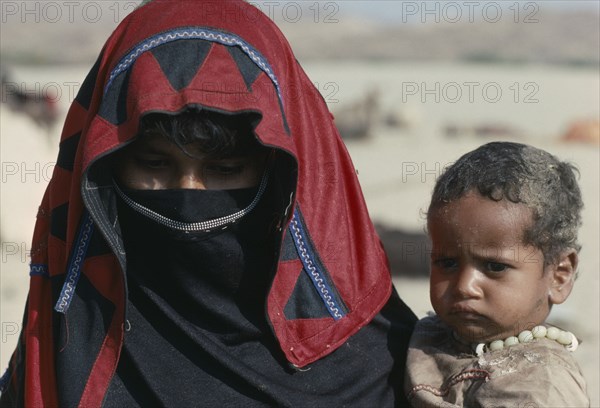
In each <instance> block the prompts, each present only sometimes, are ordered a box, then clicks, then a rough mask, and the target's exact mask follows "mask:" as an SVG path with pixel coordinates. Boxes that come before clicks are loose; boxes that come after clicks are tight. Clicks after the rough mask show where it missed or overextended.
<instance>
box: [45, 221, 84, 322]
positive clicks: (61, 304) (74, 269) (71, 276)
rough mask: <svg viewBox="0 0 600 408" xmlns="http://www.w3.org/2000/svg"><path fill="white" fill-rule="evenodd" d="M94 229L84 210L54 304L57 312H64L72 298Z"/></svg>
mask: <svg viewBox="0 0 600 408" xmlns="http://www.w3.org/2000/svg"><path fill="white" fill-rule="evenodd" d="M93 230H94V222H93V220H92V218H91V217H90V215H89V214H88V212H87V211H86V212H85V213H84V215H83V222H82V224H81V227H80V228H79V235H78V236H77V240H76V241H75V250H74V251H73V254H72V255H71V261H70V262H69V268H68V269H67V278H66V279H65V283H64V285H63V287H62V290H61V292H60V296H59V297H58V301H57V302H56V305H55V306H54V310H56V311H57V312H59V313H63V314H64V313H66V312H67V310H68V309H69V306H70V305H71V300H73V293H74V292H75V287H76V286H77V281H78V280H79V275H80V274H81V267H82V266H83V260H84V258H85V254H86V253H87V249H88V246H89V244H90V238H91V236H92V232H93Z"/></svg>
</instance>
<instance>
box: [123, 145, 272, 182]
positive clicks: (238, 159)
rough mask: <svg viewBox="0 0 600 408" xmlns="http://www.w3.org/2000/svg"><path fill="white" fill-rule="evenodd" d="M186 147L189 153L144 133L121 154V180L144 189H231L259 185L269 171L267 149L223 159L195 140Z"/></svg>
mask: <svg viewBox="0 0 600 408" xmlns="http://www.w3.org/2000/svg"><path fill="white" fill-rule="evenodd" d="M185 149H186V151H187V152H188V153H189V155H188V154H186V153H185V152H184V151H183V150H181V149H180V148H179V147H178V146H177V145H176V144H175V143H173V142H171V141H169V140H168V139H166V138H165V137H163V136H161V135H158V134H147V135H144V136H143V137H141V138H139V139H138V140H136V141H135V142H133V143H132V144H131V145H129V146H127V147H125V148H124V149H123V150H122V151H121V152H119V153H117V156H116V166H115V168H116V176H117V179H118V180H119V182H120V183H121V184H122V185H123V186H124V187H127V188H132V189H141V190H164V189H199V190H229V189H237V188H246V187H252V186H255V185H257V184H258V183H259V181H260V178H261V176H262V174H263V172H264V170H265V162H266V156H267V154H266V149H260V151H259V152H257V153H254V154H251V155H248V156H231V157H223V158H211V157H207V156H206V155H205V154H203V152H202V151H201V150H200V148H199V147H198V145H197V144H195V143H190V144H187V145H186V146H185ZM191 156H192V157H191Z"/></svg>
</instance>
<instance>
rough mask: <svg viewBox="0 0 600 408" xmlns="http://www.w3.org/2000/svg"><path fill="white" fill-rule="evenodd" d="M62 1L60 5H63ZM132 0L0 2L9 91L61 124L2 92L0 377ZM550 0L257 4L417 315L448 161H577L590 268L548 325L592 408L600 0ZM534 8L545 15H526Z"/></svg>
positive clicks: (597, 358)
mask: <svg viewBox="0 0 600 408" xmlns="http://www.w3.org/2000/svg"><path fill="white" fill-rule="evenodd" d="M7 3H8V4H12V5H14V6H15V7H16V9H14V8H7V6H6V5H7ZM24 3H27V4H29V6H28V7H31V10H35V7H36V6H35V4H38V6H37V7H38V13H39V15H40V21H39V22H35V21H32V19H33V17H32V16H31V15H27V14H25V15H23V14H21V13H22V11H23V10H22V9H21V8H22V7H23V6H22V4H24ZM54 3H55V4H56V5H57V7H58V9H59V10H61V7H66V6H65V5H64V3H62V2H54ZM133 3H136V2H120V3H118V2H78V3H77V4H80V5H81V10H83V9H84V8H85V7H88V11H89V13H91V12H92V11H93V10H100V12H101V13H102V17H103V18H102V19H101V20H98V21H97V22H96V23H92V22H91V21H92V20H93V19H92V18H91V17H92V16H91V14H89V15H84V14H81V15H78V14H77V13H75V14H74V21H73V22H69V21H54V20H56V16H57V15H56V14H50V13H51V12H52V11H53V10H52V9H50V8H47V9H46V11H45V12H44V6H43V5H41V3H38V2H3V4H2V13H3V14H2V19H3V24H2V25H1V26H0V27H1V33H0V34H1V36H0V38H1V40H0V41H1V43H0V44H1V47H0V56H1V57H2V58H1V60H0V62H1V63H2V65H3V68H2V69H3V75H4V74H5V73H7V76H6V78H7V81H8V82H7V83H8V85H7V86H8V88H6V87H5V89H4V90H5V91H7V92H8V93H9V94H11V93H15V92H17V91H24V92H26V93H29V94H30V95H33V96H35V95H39V94H46V95H50V96H51V97H52V99H53V101H54V102H55V108H56V118H55V121H54V122H53V123H52V124H49V125H47V126H40V125H38V124H36V123H34V121H33V120H32V114H31V113H30V114H29V115H28V114H25V113H24V112H23V111H22V110H21V111H19V110H18V109H14V106H13V107H11V106H9V104H8V103H7V98H8V97H9V96H10V95H9V96H7V94H6V92H5V93H3V95H2V102H3V103H2V104H0V161H1V165H2V175H1V177H2V181H1V184H0V188H1V189H0V231H1V238H2V245H1V256H2V260H1V263H0V268H1V269H0V323H1V331H0V334H1V341H0V371H3V370H4V368H5V367H6V365H7V363H8V359H9V358H10V354H11V353H12V350H13V349H14V346H15V343H16V340H17V336H18V332H19V330H20V322H21V315H22V311H23V305H24V302H25V298H26V296H27V285H28V263H29V260H28V250H29V247H30V239H31V234H32V231H33V226H34V222H35V214H36V211H37V206H38V204H39V202H40V201H41V198H42V195H43V193H44V190H45V187H46V185H47V183H48V181H49V179H50V177H51V174H52V169H53V167H54V162H55V161H56V154H57V145H58V139H59V135H60V131H61V126H62V119H63V118H64V116H65V115H66V110H67V109H68V106H69V104H70V102H71V101H72V100H73V98H74V96H75V93H76V91H77V89H78V86H79V84H81V82H82V81H83V79H84V77H85V75H86V74H87V70H88V69H89V67H90V66H91V64H92V63H93V60H94V59H95V56H96V54H97V52H98V51H99V49H100V47H101V45H102V42H103V40H104V39H105V37H106V36H107V35H108V34H109V33H110V32H111V30H112V29H113V28H114V26H115V25H116V22H117V21H118V20H120V19H122V17H123V16H124V15H125V14H127V12H129V11H130V10H131V8H132V6H133ZM449 3H452V4H453V5H454V6H455V7H456V10H459V11H462V12H463V14H462V15H463V17H462V18H461V19H458V20H457V19H456V17H457V14H456V13H454V11H453V10H454V9H451V8H446V9H445V11H444V4H446V5H447V4H449ZM471 3H473V4H479V6H480V7H481V8H482V9H483V7H485V4H484V3H485V2H481V3H478V2H471ZM487 3H496V4H500V2H487ZM552 3H553V4H552V5H549V4H550V2H544V1H538V2H517V1H516V2H514V3H513V2H511V3H510V4H509V3H507V2H505V3H502V4H501V9H502V10H503V11H504V14H503V16H504V17H503V18H500V19H499V20H498V21H496V22H492V20H494V19H495V18H494V19H492V18H491V16H492V15H491V14H487V15H483V14H482V15H481V16H479V15H478V14H477V12H475V13H474V21H473V22H470V21H469V20H468V19H467V17H465V16H466V12H467V11H468V10H467V5H466V4H465V2H445V3H444V2H400V1H381V2H380V1H373V2H365V1H355V2H343V1H342V2H270V4H271V6H270V7H271V9H268V8H267V6H266V5H264V4H262V3H258V4H257V5H258V7H259V8H261V10H263V11H265V12H266V11H268V10H271V12H272V14H273V15H272V17H273V19H274V20H275V21H276V22H277V23H278V25H280V27H281V28H282V30H283V31H284V32H285V33H286V35H287V36H288V38H289V40H290V42H291V43H292V47H293V48H294V49H295V50H296V53H297V56H298V59H299V61H300V62H301V64H302V65H303V67H304V69H305V70H306V72H307V73H308V75H309V77H310V78H311V79H312V80H313V82H314V83H315V86H317V88H318V89H319V90H320V91H321V93H322V94H323V97H324V98H325V100H326V101H327V103H328V105H329V107H330V109H331V111H332V112H333V113H334V115H335V116H336V120H337V121H338V125H339V127H340V130H341V131H342V135H343V136H344V138H345V140H346V144H347V147H348V150H349V152H350V154H351V156H352V159H353V161H354V164H355V167H356V168H357V170H358V174H359V179H360V181H361V184H362V188H363V192H364V195H365V198H366V201H367V205H368V207H369V211H370V214H371V217H372V219H373V221H374V222H375V223H376V225H377V228H378V230H379V231H380V234H381V237H382V240H383V242H384V244H385V246H386V249H387V251H388V254H389V257H390V260H391V263H392V267H393V271H392V272H393V276H394V282H395V285H396V288H397V290H398V291H399V293H400V295H401V297H402V298H403V299H404V301H405V302H406V303H407V304H408V305H409V306H410V307H411V308H412V309H413V310H414V312H415V313H416V314H417V315H419V316H424V315H425V313H427V312H428V311H429V310H430V308H431V306H430V303H429V295H428V282H427V261H428V260H427V258H428V254H427V238H426V235H425V233H424V216H423V212H424V211H425V209H426V207H427V204H428V200H429V195H430V193H431V190H432V187H433V184H434V183H435V179H436V177H437V176H438V175H439V174H440V172H441V171H442V169H443V168H444V167H445V166H446V165H448V164H449V163H452V162H453V161H454V160H456V159H457V158H458V157H459V156H460V155H462V154H464V153H466V152H467V151H469V150H472V149H474V148H476V147H477V146H479V145H481V144H483V143H486V142H488V141H492V140H511V141H518V142H522V143H528V144H532V145H534V146H537V147H540V148H543V149H546V150H548V151H549V152H551V153H553V154H555V155H556V156H558V157H559V158H561V159H564V160H568V161H571V162H572V163H574V164H575V165H576V166H577V167H578V168H579V171H580V174H581V177H580V185H581V188H582V191H583V195H584V197H583V198H584V203H585V209H584V212H583V226H582V228H581V231H580V242H581V243H582V245H583V249H582V251H581V254H580V256H581V259H580V267H579V273H580V276H579V279H578V281H577V282H576V285H575V288H574V290H573V292H572V294H571V296H570V298H569V299H568V300H567V302H566V303H565V304H563V305H559V306H558V307H555V308H554V310H553V311H552V314H551V316H550V318H549V319H548V320H549V321H550V322H552V323H555V324H557V325H558V326H561V327H564V328H566V329H568V330H571V331H572V332H573V333H575V334H576V335H577V336H578V337H579V338H581V339H583V344H582V345H581V346H580V348H579V350H577V352H576V354H575V355H576V358H577V359H578V361H579V363H580V365H581V367H582V369H583V371H584V374H585V376H586V378H587V381H588V391H589V395H590V398H591V401H592V407H600V301H599V299H600V296H599V293H600V279H599V274H598V271H600V255H599V254H600V245H599V242H600V241H599V238H600V237H599V236H600V211H599V208H600V183H599V176H600V148H599V139H600V135H599V134H598V133H599V132H600V130H599V129H598V123H599V122H598V121H599V120H600V73H599V69H598V68H599V65H598V64H599V61H600V57H599V55H598V53H599V52H600V51H598V50H599V47H600V27H599V25H600V23H599V22H598V17H599V13H598V6H597V5H598V3H597V2H566V1H565V2H560V1H555V2H552ZM594 3H595V5H594ZM31 4H33V5H31ZM90 4H91V5H90ZM290 4H291V6H290ZM436 4H437V7H438V12H437V13H438V14H437V20H439V21H436V15H435V14H430V15H428V14H422V12H423V9H424V8H425V7H429V9H428V10H434V13H435V7H436ZM590 4H592V5H591V6H590ZM86 5H87V6H86ZM277 6H278V7H279V8H277ZM409 6H410V7H409ZM511 6H512V7H513V8H512V9H511V8H510V7H511ZM92 7H93V8H94V9H92ZM111 7H112V8H111ZM311 7H312V8H311ZM413 7H416V9H415V8H413ZM446 7H447V6H446ZM15 10H16V11H15ZM284 10H286V11H285V13H287V14H284ZM298 10H300V11H299V12H298ZM62 11H63V12H64V13H65V14H63V15H64V16H66V11H67V10H66V9H62ZM476 11H477V9H476ZM488 11H489V13H491V12H492V11H493V10H488ZM517 11H518V12H519V13H518V18H517V14H515V13H516V12H517ZM44 13H45V14H44ZM293 13H295V14H293ZM298 13H299V14H298ZM413 13H414V14H413ZM496 16H497V14H496ZM117 17H118V18H117ZM525 17H529V19H537V22H529V23H526V22H525ZM62 20H64V18H63V19H62ZM81 30H85V31H81ZM83 32H85V33H86V35H74V33H83ZM87 33H89V35H88V34H87ZM60 62H62V63H60ZM64 62H68V63H67V64H65V63H64ZM38 99H40V98H39V96H38ZM575 139H581V140H575Z"/></svg>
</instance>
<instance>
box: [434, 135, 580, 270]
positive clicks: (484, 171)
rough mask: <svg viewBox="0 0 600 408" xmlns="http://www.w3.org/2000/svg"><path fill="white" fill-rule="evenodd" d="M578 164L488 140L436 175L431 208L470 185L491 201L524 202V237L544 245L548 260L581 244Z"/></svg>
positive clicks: (553, 260)
mask: <svg viewBox="0 0 600 408" xmlns="http://www.w3.org/2000/svg"><path fill="white" fill-rule="evenodd" d="M576 173H577V175H578V174H579V173H578V171H577V169H576V168H575V167H574V166H573V165H571V164H569V163H566V162H562V161H560V160H558V159H557V158H556V157H554V156H553V155H551V154H550V153H548V152H546V151H543V150H540V149H537V148H535V147H532V146H528V145H524V144H521V143H510V142H492V143H488V144H485V145H483V146H481V147H479V148H477V149H476V150H473V151H471V152H469V153H467V154H465V155H463V156H462V157H461V158H460V159H458V161H456V162H455V163H454V164H452V165H451V166H449V167H448V168H447V169H446V170H445V171H444V173H443V174H442V175H441V176H440V178H439V179H438V180H437V182H436V185H435V187H434V190H433V195H432V198H431V203H430V205H429V213H431V210H432V209H434V208H435V207H439V206H440V205H444V204H446V203H448V202H450V201H452V200H456V199H459V198H461V197H463V196H464V195H465V194H467V193H468V192H470V191H474V190H476V191H478V192H479V193H480V194H481V195H482V196H484V197H487V198H489V199H490V200H494V201H501V200H503V199H506V200H509V201H510V202H513V203H522V204H524V205H526V206H527V207H528V208H530V209H531V210H532V213H533V222H532V224H531V225H530V226H529V227H528V228H527V229H526V230H525V236H524V237H523V242H524V243H525V244H530V245H534V246H535V247H537V248H539V249H541V250H542V252H543V254H544V259H545V263H546V264H552V263H555V262H556V261H557V260H558V258H559V256H560V254H561V253H563V252H564V251H565V250H568V249H575V250H576V251H579V250H580V248H581V247H580V245H579V244H578V243H577V231H578V229H579V227H580V225H581V209H582V208H583V202H582V200H581V191H580V190H579V186H578V184H577V176H576Z"/></svg>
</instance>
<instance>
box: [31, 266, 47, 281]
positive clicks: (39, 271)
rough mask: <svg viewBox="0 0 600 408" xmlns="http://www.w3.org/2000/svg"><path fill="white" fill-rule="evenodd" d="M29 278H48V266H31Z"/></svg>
mask: <svg viewBox="0 0 600 408" xmlns="http://www.w3.org/2000/svg"><path fill="white" fill-rule="evenodd" d="M29 276H42V277H44V278H48V277H49V276H50V275H49V274H48V266H47V265H44V264H31V265H29Z"/></svg>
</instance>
